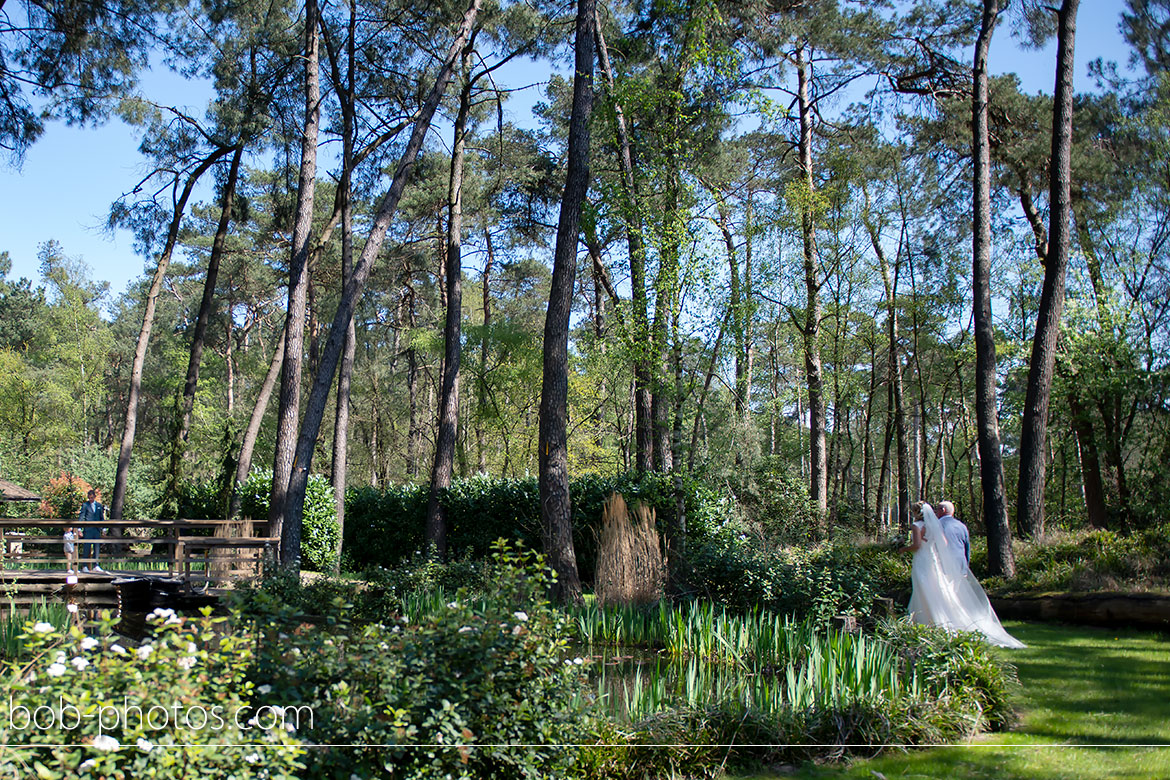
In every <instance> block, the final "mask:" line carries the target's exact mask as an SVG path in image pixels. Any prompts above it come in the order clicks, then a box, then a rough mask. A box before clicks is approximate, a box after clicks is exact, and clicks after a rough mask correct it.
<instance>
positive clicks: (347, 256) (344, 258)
mask: <svg viewBox="0 0 1170 780" xmlns="http://www.w3.org/2000/svg"><path fill="white" fill-rule="evenodd" d="M356 28H357V6H356V5H354V4H351V5H350V6H349V29H348V35H347V36H346V44H345V53H346V59H347V62H346V66H347V67H346V76H345V78H346V81H345V82H344V83H345V87H344V89H343V88H342V86H341V85H342V83H343V81H342V77H341V73H340V68H339V67H338V63H337V58H336V57H335V56H334V55H333V51H332V50H330V52H329V53H330V64H331V65H332V66H333V80H334V82H335V83H336V84H337V85H338V86H337V89H338V92H339V95H338V97H339V100H340V102H341V181H340V182H338V185H337V186H338V189H339V190H340V191H339V193H338V195H339V196H340V198H341V204H340V205H341V285H342V287H344V286H345V285H346V284H348V283H349V278H350V277H351V276H353V167H354V160H353V140H354V139H353V136H354V113H355V112H354V91H355V87H354V79H355V73H356V70H355V69H356V62H355V60H356V56H355V55H356V51H355V50H356V41H355V36H356V31H357V30H356ZM326 43H327V44H328V38H326ZM356 351H357V329H356V328H355V327H354V322H353V318H352V317H351V318H350V320H349V327H348V328H347V329H346V333H345V343H344V344H343V345H342V348H341V368H340V370H339V371H338V375H337V409H336V412H335V414H334V421H333V458H332V465H333V473H332V474H331V475H330V480H331V482H332V484H333V505H334V507H335V511H336V513H337V549H336V551H335V552H334V555H333V571H334V573H335V574H339V573H340V572H341V553H342V549H343V547H344V545H345V488H346V482H347V481H348V476H349V402H350V384H351V380H352V379H353V363H354V356H355V353H356Z"/></svg>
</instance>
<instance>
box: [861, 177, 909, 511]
mask: <svg viewBox="0 0 1170 780" xmlns="http://www.w3.org/2000/svg"><path fill="white" fill-rule="evenodd" d="M868 209H869V193H868V192H867V193H866V215H865V227H866V230H867V232H868V233H869V240H870V244H871V245H872V246H873V250H874V252H875V253H876V254H877V258H878V268H879V270H880V271H881V275H882V286H883V288H884V289H885V293H886V338H887V341H888V344H889V347H888V352H887V356H886V368H887V369H888V371H889V383H890V385H889V386H890V387H891V388H892V391H893V400H894V406H893V412H894V429H895V431H896V432H897V441H898V449H897V451H898V530H899V532H901V533H903V534H905V533H909V531H910V471H911V465H910V464H911V461H910V445H909V442H908V440H907V436H906V403H905V396H904V395H903V385H902V356H901V354H900V352H899V350H898V342H899V340H900V338H901V334H900V332H899V327H898V305H897V299H898V276H899V274H900V271H901V265H900V263H899V258H898V257H895V259H894V273H893V278H892V279H891V275H890V263H889V260H888V259H887V258H886V253H885V250H884V249H883V247H882V242H881V236H880V235H879V234H878V231H877V228H876V226H875V225H874V224H873V221H872V219H871V218H870V216H869V213H868ZM899 251H900V250H899Z"/></svg>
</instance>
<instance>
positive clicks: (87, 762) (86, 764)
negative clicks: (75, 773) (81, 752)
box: [77, 758, 97, 772]
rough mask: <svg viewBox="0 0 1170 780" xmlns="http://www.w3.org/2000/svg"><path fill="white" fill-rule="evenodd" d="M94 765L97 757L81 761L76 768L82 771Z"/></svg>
mask: <svg viewBox="0 0 1170 780" xmlns="http://www.w3.org/2000/svg"><path fill="white" fill-rule="evenodd" d="M95 766H97V759H96V758H87V759H85V760H84V761H82V762H81V766H79V767H77V768H78V769H79V770H81V771H83V772H84V771H85V770H87V769H93V768H94V767H95Z"/></svg>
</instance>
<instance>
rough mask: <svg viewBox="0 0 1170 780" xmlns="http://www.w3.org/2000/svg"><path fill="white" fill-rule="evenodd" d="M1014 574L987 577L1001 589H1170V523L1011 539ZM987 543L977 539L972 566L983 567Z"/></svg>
mask: <svg viewBox="0 0 1170 780" xmlns="http://www.w3.org/2000/svg"><path fill="white" fill-rule="evenodd" d="M1013 550H1014V553H1015V559H1016V576H1015V577H1013V578H1011V579H1005V578H1004V577H988V578H987V579H986V580H984V585H985V587H986V588H987V589H988V590H993V591H999V592H1017V591H1094V590H1126V591H1146V590H1163V591H1165V590H1170V524H1167V523H1163V524H1162V525H1160V526H1153V527H1150V528H1146V529H1144V530H1141V531H1136V532H1133V533H1130V534H1128V535H1122V534H1119V533H1116V532H1115V531H1109V530H1104V529H1098V530H1081V531H1051V532H1049V533H1047V534H1046V536H1045V538H1044V540H1043V541H1031V540H1016V541H1015V542H1014V543H1013ZM986 560H987V545H986V543H985V542H984V541H983V540H981V539H977V540H975V543H974V544H973V545H972V549H971V567H972V568H973V569H975V570H976V571H981V570H984V569H985V567H986Z"/></svg>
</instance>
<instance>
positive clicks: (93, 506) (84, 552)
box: [77, 489, 106, 573]
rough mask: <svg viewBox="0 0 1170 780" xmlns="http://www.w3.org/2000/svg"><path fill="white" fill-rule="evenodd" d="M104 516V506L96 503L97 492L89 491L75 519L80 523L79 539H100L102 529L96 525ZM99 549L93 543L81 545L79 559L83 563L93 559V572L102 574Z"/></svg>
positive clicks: (86, 568) (85, 568)
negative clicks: (99, 563)
mask: <svg viewBox="0 0 1170 780" xmlns="http://www.w3.org/2000/svg"><path fill="white" fill-rule="evenodd" d="M105 516H106V508H105V506H103V505H102V504H100V503H98V500H97V491H96V490H92V489H91V490H90V491H89V493H87V494H86V497H85V503H84V504H82V505H81V512H79V513H78V515H77V519H78V520H79V521H81V523H82V526H81V538H82V539H101V538H102V527H101V526H100V525H98V523H100V522H101V521H102V520H104V519H105ZM87 523H89V525H87ZM100 547H101V545H98V544H93V543H90V544H83V545H82V546H81V559H82V560H83V561H88V560H90V559H93V570H94V571H99V572H103V573H104V572H105V569H103V568H102V567H101V566H99V565H98V555H99V554H100V552H101V551H100ZM81 570H82V571H89V567H88V566H82V567H81Z"/></svg>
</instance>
